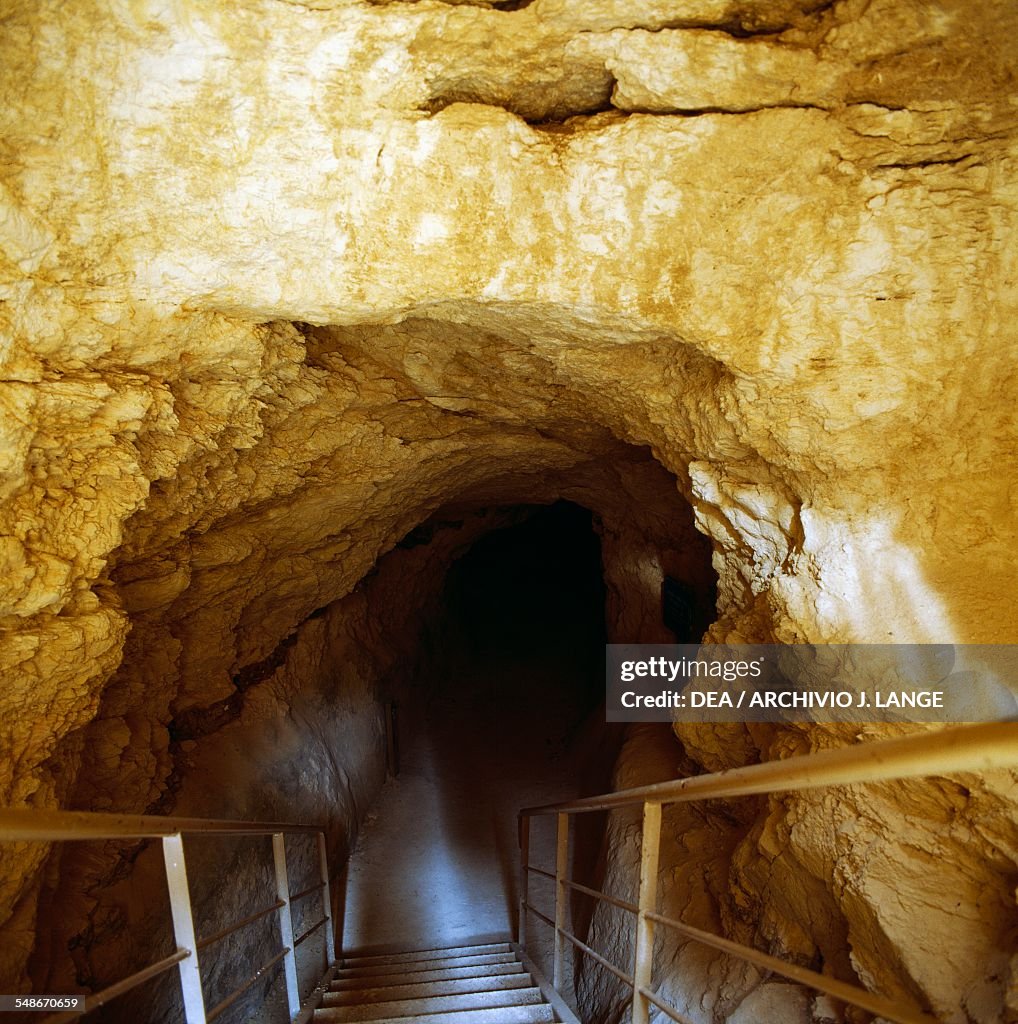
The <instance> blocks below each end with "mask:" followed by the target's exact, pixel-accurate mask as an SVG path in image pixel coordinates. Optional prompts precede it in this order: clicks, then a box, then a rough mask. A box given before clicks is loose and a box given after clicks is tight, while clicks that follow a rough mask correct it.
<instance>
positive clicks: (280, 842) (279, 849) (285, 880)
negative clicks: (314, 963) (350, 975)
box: [272, 832, 300, 1020]
mask: <svg viewBox="0 0 1018 1024" xmlns="http://www.w3.org/2000/svg"><path fill="white" fill-rule="evenodd" d="M272 860H273V863H274V864H275V867H276V897H277V899H279V900H280V901H281V902H282V906H281V907H280V908H279V934H280V938H281V940H282V943H283V951H284V956H283V974H284V975H285V977H286V999H287V1003H288V1005H289V1008H290V1020H293V1018H294V1017H296V1016H297V1014H298V1013H300V992H298V991H297V957H296V955H295V954H294V948H293V920H292V918H291V917H290V879H289V877H288V876H287V873H286V836H285V835H284V834H283V833H282V832H274V833H273V835H272Z"/></svg>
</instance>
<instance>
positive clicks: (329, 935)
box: [318, 832, 336, 969]
mask: <svg viewBox="0 0 1018 1024" xmlns="http://www.w3.org/2000/svg"><path fill="white" fill-rule="evenodd" d="M318 864H319V867H320V868H321V872H322V912H323V916H324V917H325V940H324V942H323V944H322V945H323V948H324V950H325V967H326V969H328V967H329V964H331V963H332V962H333V960H335V959H336V931H335V929H334V928H333V926H332V892H331V890H330V889H329V851H328V847H327V846H326V843H325V833H324V832H319V833H318Z"/></svg>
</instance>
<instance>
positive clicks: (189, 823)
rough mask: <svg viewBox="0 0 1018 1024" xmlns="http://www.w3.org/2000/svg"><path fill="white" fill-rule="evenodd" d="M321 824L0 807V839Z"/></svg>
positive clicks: (260, 831)
mask: <svg viewBox="0 0 1018 1024" xmlns="http://www.w3.org/2000/svg"><path fill="white" fill-rule="evenodd" d="M321 831H322V827H321V825H301V824H294V823H292V822H269V821H230V820H228V819H226V820H220V819H216V818H170V817H162V816H161V815H154V814H104V813H100V812H93V811H49V810H38V811H37V810H33V809H31V808H23V807H0V841H2V840H7V839H11V840H19V839H20V840H26V839H27V840H39V841H53V840H78V839H160V838H162V837H163V836H172V835H177V834H180V833H183V834H184V835H223V836H226V835H234V836H271V835H275V834H276V833H277V832H294V833H299V832H303V833H308V834H311V833H316V832H321Z"/></svg>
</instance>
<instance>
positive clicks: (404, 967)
mask: <svg viewBox="0 0 1018 1024" xmlns="http://www.w3.org/2000/svg"><path fill="white" fill-rule="evenodd" d="M516 962H517V961H516V955H515V954H514V953H511V952H510V953H468V954H465V955H463V956H449V957H435V958H433V959H430V960H407V961H403V962H401V963H385V964H366V965H364V966H362V967H342V968H340V970H339V971H338V972H337V973H336V977H337V978H344V979H345V978H373V977H377V976H379V975H386V974H404V973H407V972H410V971H419V970H428V971H438V970H446V969H447V968H450V967H488V966H491V965H493V964H511V963H516Z"/></svg>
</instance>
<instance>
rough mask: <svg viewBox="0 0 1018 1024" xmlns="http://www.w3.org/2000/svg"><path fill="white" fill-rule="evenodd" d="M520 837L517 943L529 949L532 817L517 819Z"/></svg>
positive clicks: (524, 816) (524, 948) (522, 947)
mask: <svg viewBox="0 0 1018 1024" xmlns="http://www.w3.org/2000/svg"><path fill="white" fill-rule="evenodd" d="M516 821H517V824H518V832H519V837H520V916H519V920H518V921H517V922H516V941H517V943H518V944H519V947H520V949H522V950H523V951H524V952H526V949H527V904H528V903H529V902H530V871H529V870H527V869H528V868H529V867H530V815H528V814H521V815H519V816H518V817H517V819H516Z"/></svg>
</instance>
